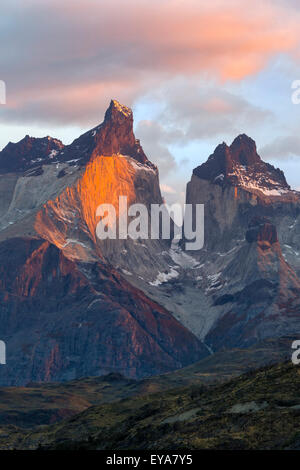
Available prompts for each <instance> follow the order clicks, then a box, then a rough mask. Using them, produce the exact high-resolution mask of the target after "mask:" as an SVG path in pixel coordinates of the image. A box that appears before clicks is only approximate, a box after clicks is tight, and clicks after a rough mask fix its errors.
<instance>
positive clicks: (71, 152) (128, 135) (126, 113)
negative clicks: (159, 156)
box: [62, 100, 156, 168]
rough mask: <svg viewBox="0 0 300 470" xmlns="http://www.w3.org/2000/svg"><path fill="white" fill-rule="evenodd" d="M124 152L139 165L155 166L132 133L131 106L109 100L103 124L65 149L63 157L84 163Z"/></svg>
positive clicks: (64, 159) (65, 159)
mask: <svg viewBox="0 0 300 470" xmlns="http://www.w3.org/2000/svg"><path fill="white" fill-rule="evenodd" d="M101 155H102V156H107V157H109V156H112V155H126V156H129V157H132V158H134V159H135V160H136V161H138V162H139V163H142V164H146V165H147V166H149V167H152V168H156V167H155V165H153V164H152V163H151V162H150V161H149V160H148V158H147V157H146V155H145V153H144V151H143V148H142V146H141V145H140V142H139V140H137V139H136V138H135V135H134V132H133V113H132V111H131V109H130V108H128V107H127V106H124V105H122V104H120V103H119V102H118V101H117V100H111V102H110V105H109V107H108V109H107V110H106V113H105V117H104V121H103V122H102V124H100V125H98V126H96V127H94V128H93V129H91V130H89V131H88V132H86V133H85V134H83V135H81V136H80V137H79V138H78V139H76V140H74V142H73V143H72V144H71V145H69V146H68V147H66V148H65V150H64V155H63V160H62V161H70V160H76V161H78V163H79V164H85V163H86V162H88V161H90V160H91V159H93V158H94V157H96V156H101Z"/></svg>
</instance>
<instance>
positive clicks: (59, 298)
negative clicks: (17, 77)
mask: <svg viewBox="0 0 300 470" xmlns="http://www.w3.org/2000/svg"><path fill="white" fill-rule="evenodd" d="M46 143H48V144H47V145H44V144H46ZM10 152H12V153H11V154H10ZM9 155H10V156H9ZM37 155H38V158H37ZM9 162H11V164H9ZM24 162H25V163H24ZM0 168H2V169H3V172H2V174H0V193H1V195H2V197H1V198H0V200H1V203H0V214H1V224H0V266H1V268H0V338H1V340H3V341H5V342H6V345H7V365H6V366H4V367H1V369H0V384H1V385H13V384H16V385H24V384H26V383H28V382H30V381H60V380H68V379H71V378H76V377H82V376H87V375H101V374H105V373H107V372H110V371H118V372H121V373H122V374H125V375H127V376H130V377H144V376H148V375H152V374H157V373H161V372H166V371H170V370H173V369H176V368H179V367H182V366H183V365H187V364H189V363H192V362H194V361H197V360H198V359H200V358H202V357H204V356H206V355H207V354H208V350H207V348H206V347H205V346H204V345H203V344H202V342H201V341H200V340H199V339H198V338H196V336H194V334H193V333H192V332H190V331H189V330H188V329H186V328H185V327H184V326H182V324H180V323H179V322H178V320H176V319H175V318H174V317H173V316H172V314H171V313H169V312H168V311H167V310H166V309H165V308H163V307H162V306H160V305H159V304H158V303H157V302H155V301H153V300H150V299H149V298H148V297H147V296H146V295H145V294H144V293H143V292H142V291H141V290H140V289H138V288H137V287H135V286H134V285H132V284H130V283H129V282H128V281H130V279H131V277H133V273H134V275H135V276H137V277H138V276H139V278H141V279H144V280H145V281H144V282H147V283H148V282H151V281H153V280H155V279H156V277H157V276H158V274H159V273H160V272H161V271H163V270H166V267H167V266H168V263H169V262H170V261H171V258H170V256H169V254H168V252H167V250H168V249H169V246H170V241H166V240H162V239H158V240H145V241H144V240H131V239H124V240H119V239H116V240H99V239H98V238H97V236H96V226H97V223H98V221H99V217H97V216H96V210H97V207H98V206H99V205H100V204H102V203H110V204H113V205H114V207H115V208H116V213H117V216H119V215H120V212H121V211H122V210H123V209H122V208H120V207H119V196H126V197H127V199H128V206H129V205H131V204H133V203H143V204H145V205H146V206H147V207H150V204H151V203H157V204H161V203H162V198H161V193H160V188H159V178H158V170H157V168H156V167H155V165H153V164H152V163H151V162H150V161H149V160H148V159H147V157H146V156H145V154H144V152H143V150H142V147H141V145H140V143H139V142H138V141H137V140H136V139H135V136H134V134H133V116H132V112H131V110H130V109H129V108H127V107H125V106H123V105H121V104H120V103H118V102H117V101H115V100H113V101H112V102H111V104H110V106H109V108H108V110H107V112H106V114H105V119H104V122H103V123H102V124H100V125H99V126H97V127H96V128H94V129H92V130H91V131H89V132H87V133H85V134H84V135H83V136H81V137H79V138H78V139H76V140H75V141H74V142H73V143H72V144H71V145H69V146H63V145H62V144H61V143H60V142H59V141H56V140H52V139H50V140H49V139H48V138H45V139H33V138H28V137H26V138H25V139H24V140H23V141H21V142H20V143H18V144H10V145H9V146H8V147H6V149H4V150H3V152H2V153H0ZM127 219H128V220H127V221H128V222H129V221H130V220H131V219H130V217H128V218H127ZM117 220H118V219H117ZM117 228H118V227H117ZM125 278H126V279H127V280H126V279H125Z"/></svg>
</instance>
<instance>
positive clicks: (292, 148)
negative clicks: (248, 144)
mask: <svg viewBox="0 0 300 470" xmlns="http://www.w3.org/2000/svg"><path fill="white" fill-rule="evenodd" d="M260 154H261V156H262V157H263V158H264V159H265V160H289V159H293V158H297V157H298V158H299V157H300V137H299V136H297V135H289V136H284V137H278V138H276V139H275V140H273V142H271V143H269V144H267V145H265V146H264V147H262V148H261V149H260Z"/></svg>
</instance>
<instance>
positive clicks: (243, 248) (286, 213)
mask: <svg viewBox="0 0 300 470" xmlns="http://www.w3.org/2000/svg"><path fill="white" fill-rule="evenodd" d="M186 202H187V203H190V204H204V205H205V244H204V249H203V250H200V251H199V252H196V253H193V256H195V257H196V258H197V259H198V260H199V263H200V267H199V269H198V270H194V275H195V279H196V281H197V286H198V288H199V289H200V290H201V291H202V292H203V291H204V298H205V301H206V304H207V312H208V313H207V315H208V318H211V319H213V321H212V322H211V324H210V325H209V329H208V332H207V333H206V335H205V342H206V343H207V344H209V345H210V346H211V347H212V349H213V350H216V349H219V348H230V347H245V346H249V345H250V344H253V343H255V342H256V341H258V340H260V339H263V338H267V337H272V336H273V337H278V336H281V335H284V334H286V333H287V334H296V332H298V331H299V330H300V280H299V275H300V256H299V253H300V250H299V248H300V244H299V236H300V193H298V192H296V191H292V190H291V189H290V188H289V186H288V185H287V183H286V180H285V177H284V175H283V173H282V172H281V171H280V170H276V169H275V168H273V167H272V166H270V165H268V164H267V163H265V162H263V161H262V160H261V159H260V157H259V156H258V154H257V151H256V146H255V142H254V141H253V140H252V139H250V138H248V137H247V136H245V135H242V136H239V137H237V139H235V140H234V142H233V143H232V144H231V146H227V145H226V144H221V145H220V146H218V147H217V149H216V150H215V152H214V154H213V155H212V156H210V157H209V159H208V160H207V162H206V163H204V164H203V165H201V166H199V167H198V168H196V169H195V170H194V172H193V175H192V179H191V181H190V182H189V183H188V186H187V199H186ZM199 297H200V295H199ZM202 302H203V303H204V301H203V300H202Z"/></svg>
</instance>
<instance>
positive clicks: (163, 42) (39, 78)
mask: <svg viewBox="0 0 300 470" xmlns="http://www.w3.org/2000/svg"><path fill="white" fill-rule="evenodd" d="M15 3H16V0H10V1H8V0H4V6H2V14H3V17H5V16H7V17H8V18H9V16H11V18H12V19H15V15H16V13H15ZM17 3H18V2H17ZM19 12H20V15H19V16H18V17H17V18H18V19H19V23H18V21H16V22H15V23H14V22H11V24H14V25H15V26H14V27H11V28H15V29H10V28H9V27H7V28H5V29H4V31H3V32H2V35H3V40H4V42H5V43H6V44H7V45H8V46H7V51H6V54H5V55H4V57H3V58H2V59H3V60H2V62H3V66H2V70H3V71H4V75H6V76H5V77H3V78H4V79H5V80H6V81H7V84H8V88H9V90H10V95H9V99H8V104H7V108H6V109H7V111H6V112H5V114H4V119H7V120H23V121H24V120H34V119H35V120H38V119H40V120H51V121H55V120H57V121H58V122H59V121H60V122H70V120H71V121H73V122H77V123H84V124H86V123H87V122H91V121H92V120H94V119H95V118H96V114H97V115H99V114H100V112H99V111H98V110H99V108H101V110H103V107H104V106H106V104H107V101H108V99H109V98H110V97H112V96H115V97H118V98H119V99H121V100H125V101H126V103H128V104H132V102H133V101H134V100H135V99H136V98H137V97H139V96H141V95H142V94H143V93H145V92H147V91H148V90H149V89H151V88H152V87H154V86H157V85H158V84H161V83H162V82H164V81H168V80H170V79H173V78H174V77H176V76H183V77H197V76H199V77H201V78H204V77H206V78H213V79H214V80H220V81H224V80H242V79H243V78H245V77H247V76H249V75H251V74H254V73H256V72H258V71H259V70H261V69H262V68H263V67H264V66H265V65H266V64H268V61H269V60H270V59H271V58H272V57H274V56H275V55H276V54H280V53H289V54H291V55H293V54H295V51H296V48H297V45H298V38H299V33H298V30H299V26H298V25H299V13H298V12H297V10H295V9H289V8H288V7H285V5H284V4H283V3H280V2H272V1H270V0H253V1H252V3H251V9H249V8H245V7H244V5H242V2H240V1H236V0H214V1H213V2H199V0H185V1H183V0H153V1H152V2H149V1H148V0H147V1H146V0H126V1H124V0H110V1H101V2H100V1H95V0H76V1H73V0H72V1H71V0H64V1H58V0H51V1H50V0H45V1H43V2H40V1H37V0H29V1H28V2H26V3H25V2H24V5H23V6H19ZM8 24H10V23H9V21H8ZM294 57H296V56H294ZM104 103H105V104H104ZM213 105H214V106H217V103H214V104H213V103H211V106H213ZM219 106H221V103H219Z"/></svg>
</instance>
